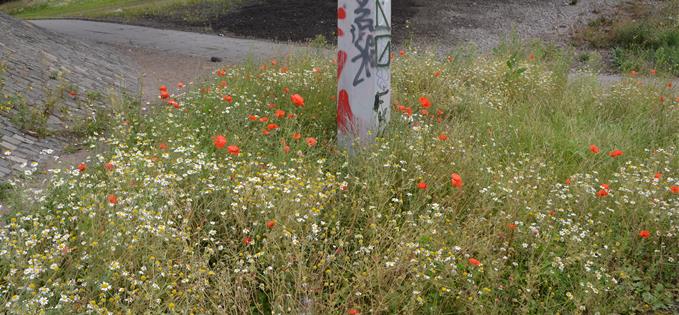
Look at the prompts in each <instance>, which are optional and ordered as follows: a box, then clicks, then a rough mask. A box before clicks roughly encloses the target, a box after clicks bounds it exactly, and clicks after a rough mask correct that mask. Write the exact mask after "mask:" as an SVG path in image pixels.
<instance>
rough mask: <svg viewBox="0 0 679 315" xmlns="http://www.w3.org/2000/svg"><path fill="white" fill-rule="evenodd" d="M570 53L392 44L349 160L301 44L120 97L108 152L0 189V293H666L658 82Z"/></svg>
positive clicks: (396, 304)
mask: <svg viewBox="0 0 679 315" xmlns="http://www.w3.org/2000/svg"><path fill="white" fill-rule="evenodd" d="M570 67H571V56H570V55H569V54H567V53H563V52H561V51H558V50H556V49H551V48H548V47H543V46H540V45H535V46H528V47H523V48H522V46H519V45H505V46H503V47H501V48H500V49H498V50H497V51H496V53H495V55H492V56H475V55H470V54H466V53H463V52H460V53H458V54H456V55H454V56H451V58H437V57H435V56H432V55H429V54H426V53H417V52H415V51H407V52H406V54H405V56H404V57H396V59H395V60H394V69H393V70H394V82H393V90H394V112H393V115H392V116H393V117H392V122H391V124H390V126H389V128H388V131H387V133H386V134H385V136H384V137H382V138H379V139H378V140H377V141H376V143H375V144H374V145H372V146H370V147H367V148H365V150H364V151H362V152H360V153H359V154H357V155H354V156H350V155H347V154H346V153H345V152H343V151H342V150H341V149H340V148H338V147H336V145H335V141H334V139H335V131H334V130H335V124H336V118H335V105H334V100H333V99H334V97H335V93H336V89H335V83H336V79H335V75H336V74H335V73H336V65H334V64H333V63H332V62H331V61H329V60H323V59H319V58H317V57H313V56H310V57H299V58H293V59H290V60H278V61H276V62H271V63H266V64H263V65H254V64H248V65H243V66H235V67H229V68H226V69H222V70H218V71H215V78H214V81H213V82H212V83H211V84H209V85H206V86H190V87H185V88H183V89H181V91H183V92H182V93H180V94H177V95H174V96H173V97H174V99H175V101H174V102H167V104H164V105H160V106H158V107H156V108H155V109H154V110H153V111H152V113H151V114H149V115H148V116H147V117H143V118H142V117H139V116H138V115H136V114H135V112H134V111H126V110H122V109H120V110H119V111H118V113H117V115H116V118H115V120H116V121H117V122H118V123H117V124H115V125H114V127H113V130H112V133H111V134H110V135H107V136H101V137H95V138H92V139H91V143H92V144H93V145H94V146H103V145H105V146H108V147H109V148H111V149H110V150H107V151H103V152H102V153H100V154H98V155H96V156H93V157H92V158H91V159H89V160H87V161H83V163H84V164H83V165H82V166H81V167H80V168H81V169H82V170H78V168H76V166H75V165H74V166H73V168H72V169H71V170H68V171H65V172H56V174H55V179H54V180H52V181H51V184H50V186H49V188H47V189H45V190H43V191H40V192H33V191H24V192H20V191H21V190H20V189H19V188H17V193H18V195H16V196H14V197H13V198H10V200H9V201H7V202H6V205H7V206H8V207H9V208H11V209H17V210H16V211H15V212H14V213H12V214H10V215H7V216H5V217H3V218H2V220H3V222H4V224H3V225H1V227H0V241H1V242H0V275H1V276H2V282H0V292H2V295H1V296H0V308H2V309H3V310H4V311H6V312H10V313H37V312H38V311H39V310H45V311H47V312H48V313H82V312H86V311H88V310H91V311H93V312H96V313H103V312H106V311H112V312H122V313H125V312H129V313H132V314H135V313H143V312H144V311H148V312H151V313H161V312H170V313H191V312H193V313H207V312H209V313H234V314H235V313H241V314H242V313H251V312H252V313H272V312H273V313H297V314H299V313H318V314H358V313H363V314H369V313H411V314H412V313H430V314H441V313H467V312H473V313H481V314H496V313H499V314H509V313H595V312H601V313H627V312H641V313H644V312H650V311H654V312H665V313H671V312H673V311H676V307H677V305H676V304H675V303H676V302H675V301H676V299H677V297H678V296H679V295H678V291H677V290H678V289H679V287H678V284H677V278H676V274H677V272H678V271H679V270H678V268H677V267H678V266H677V261H678V260H679V247H677V246H676V245H677V243H678V242H679V237H678V236H677V233H679V223H678V222H677V215H678V214H679V212H678V211H679V194H678V193H677V192H673V189H674V190H677V189H679V188H673V187H676V185H679V179H678V178H679V168H678V166H679V160H678V159H677V158H676V153H677V152H676V150H677V144H678V143H677V142H678V140H679V139H678V138H677V132H676V131H677V130H676V126H678V125H679V112H678V111H677V109H678V107H679V99H676V98H677V96H679V91H677V88H676V87H668V86H666V85H665V84H658V85H649V84H644V83H642V82H641V81H637V80H636V79H632V78H630V79H626V80H624V81H623V82H621V83H619V84H616V85H615V86H601V85H599V83H598V82H597V80H596V78H595V77H587V76H584V77H581V78H579V79H577V80H570V81H569V80H568V79H567V75H568V69H570ZM172 84H174V83H172ZM292 94H299V95H301V96H302V97H303V98H304V105H303V106H301V107H300V106H295V105H294V104H293V103H292V102H291V95H292ZM420 97H426V98H428V99H429V100H430V101H431V103H432V104H433V105H432V106H431V107H429V108H423V107H421V105H420V103H419V102H418V99H419V98H420ZM222 137H224V138H223V139H222ZM591 145H595V146H596V148H598V149H596V148H594V147H592V146H591ZM616 150H620V151H619V152H617V151H616ZM453 174H456V176H459V177H460V178H461V181H460V179H459V178H458V177H456V176H453ZM451 178H452V179H454V180H451Z"/></svg>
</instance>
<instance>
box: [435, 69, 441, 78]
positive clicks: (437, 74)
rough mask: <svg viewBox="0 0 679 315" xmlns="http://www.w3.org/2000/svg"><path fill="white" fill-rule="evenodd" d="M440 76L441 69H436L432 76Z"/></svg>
mask: <svg viewBox="0 0 679 315" xmlns="http://www.w3.org/2000/svg"><path fill="white" fill-rule="evenodd" d="M440 76H441V70H437V71H436V72H434V77H435V78H438V77H440Z"/></svg>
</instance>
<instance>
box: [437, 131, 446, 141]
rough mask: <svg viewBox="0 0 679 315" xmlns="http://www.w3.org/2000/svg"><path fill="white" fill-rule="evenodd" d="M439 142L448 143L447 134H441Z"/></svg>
mask: <svg viewBox="0 0 679 315" xmlns="http://www.w3.org/2000/svg"><path fill="white" fill-rule="evenodd" d="M439 140H441V141H446V140H448V136H446V134H445V133H443V132H442V133H440V134H439Z"/></svg>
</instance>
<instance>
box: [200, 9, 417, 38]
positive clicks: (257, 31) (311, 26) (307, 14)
mask: <svg viewBox="0 0 679 315" xmlns="http://www.w3.org/2000/svg"><path fill="white" fill-rule="evenodd" d="M416 10H417V8H416V6H415V4H414V2H413V1H412V0H395V1H393V2H392V20H393V23H392V24H393V25H405V22H406V20H408V19H409V18H411V17H412V16H413V15H414V14H415V12H416ZM213 27H214V29H215V30H218V31H225V32H229V33H232V34H235V35H241V36H251V37H257V38H268V39H275V40H292V41H304V40H308V39H313V38H314V37H315V36H317V35H324V36H325V37H326V39H328V40H329V41H334V39H335V36H336V34H335V32H336V30H337V0H266V1H263V2H260V3H258V4H253V5H247V6H243V7H241V8H240V9H238V10H236V11H233V12H231V13H228V14H227V15H225V16H223V17H222V18H221V19H220V20H219V21H218V22H216V23H215V24H214V25H213ZM404 31H405V30H404V29H403V28H397V29H395V30H394V31H393V33H394V36H395V37H397V38H400V37H402V36H403V35H404Z"/></svg>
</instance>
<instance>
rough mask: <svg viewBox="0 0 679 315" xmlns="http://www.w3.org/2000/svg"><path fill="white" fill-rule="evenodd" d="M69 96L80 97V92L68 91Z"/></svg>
mask: <svg viewBox="0 0 679 315" xmlns="http://www.w3.org/2000/svg"><path fill="white" fill-rule="evenodd" d="M68 95H69V96H70V97H76V96H78V92H76V91H73V90H71V91H68Z"/></svg>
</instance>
